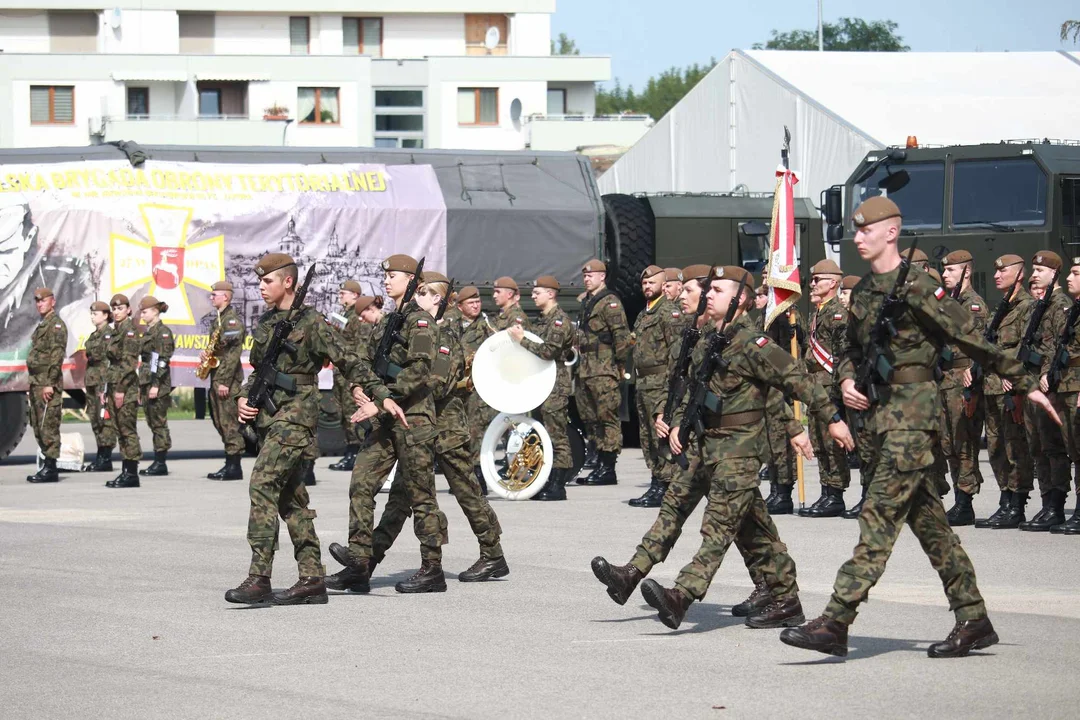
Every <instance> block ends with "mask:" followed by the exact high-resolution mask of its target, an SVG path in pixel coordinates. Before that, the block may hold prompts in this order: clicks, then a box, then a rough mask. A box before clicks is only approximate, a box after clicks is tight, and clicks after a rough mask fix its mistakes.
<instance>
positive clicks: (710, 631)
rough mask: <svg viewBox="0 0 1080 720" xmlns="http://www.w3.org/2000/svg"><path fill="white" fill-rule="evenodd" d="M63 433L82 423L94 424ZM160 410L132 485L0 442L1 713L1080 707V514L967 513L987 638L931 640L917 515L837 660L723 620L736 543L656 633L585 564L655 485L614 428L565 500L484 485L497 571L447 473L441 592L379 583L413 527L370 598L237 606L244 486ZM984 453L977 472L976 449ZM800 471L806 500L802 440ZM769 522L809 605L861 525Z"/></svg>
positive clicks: (940, 629) (326, 535)
mask: <svg viewBox="0 0 1080 720" xmlns="http://www.w3.org/2000/svg"><path fill="white" fill-rule="evenodd" d="M64 430H65V431H66V432H70V431H73V430H78V431H80V432H82V433H84V435H85V436H86V438H87V440H88V441H89V440H90V436H89V427H88V426H86V425H81V426H80V425H71V426H65V428H64ZM143 430H144V431H145V428H143ZM172 432H173V438H174V442H175V443H176V445H177V448H178V451H177V453H174V459H170V461H169V467H170V470H171V475H170V476H169V477H167V478H160V479H145V482H144V484H143V487H142V488H140V489H137V490H136V489H132V490H110V489H107V488H105V487H104V482H105V480H107V479H109V478H108V477H106V476H105V475H99V474H94V475H91V474H67V475H66V476H65V477H64V480H63V482H61V483H59V484H56V485H31V484H28V483H26V482H25V476H26V475H27V474H29V473H31V472H32V471H33V469H34V468H33V466H32V465H31V464H30V463H31V453H32V451H33V449H34V448H33V440H32V439H30V438H26V439H24V440H23V442H22V444H21V445H20V446H19V448H18V449H17V450H16V452H15V454H14V456H13V457H12V458H11V459H9V461H8V462H6V463H5V464H3V465H0V608H2V610H0V718H3V719H4V720H7V719H8V718H62V717H76V718H110V719H116V720H118V719H120V718H146V717H153V718H196V717H198V718H203V717H206V718H211V717H213V718H219V717H220V718H249V717H250V718H278V717H293V716H297V715H301V714H302V715H303V716H306V717H314V716H318V717H324V718H338V717H341V718H345V717H349V718H356V717H379V718H397V717H402V718H405V717H407V718H427V717H430V718H436V717H438V718H531V717H536V718H553V717H554V718H562V717H583V718H594V717H597V718H599V717H604V718H606V717H611V718H628V717H646V716H654V717H656V716H661V717H701V718H706V717H707V718H743V717H777V718H794V717H799V718H804V717H836V716H840V715H849V716H850V715H855V714H858V715H859V716H867V717H875V716H876V717H890V718H891V717H920V718H925V717H928V716H936V717H980V718H988V717H992V718H997V717H1009V716H1019V715H1020V714H1025V715H1028V716H1032V717H1040V718H1054V717H1062V718H1065V717H1075V716H1076V710H1075V697H1076V693H1075V685H1076V681H1075V677H1076V667H1077V666H1078V664H1080V642H1078V638H1080V602H1078V599H1080V581H1078V577H1080V560H1078V557H1080V553H1078V552H1077V550H1078V549H1080V537H1064V536H1051V535H1040V534H1030V533H1020V532H1018V531H991V530H975V529H974V528H961V529H960V532H959V535H960V537H961V539H962V541H963V544H964V547H965V548H966V549H967V551H968V553H969V554H970V555H971V557H972V559H973V561H974V563H975V567H976V569H977V572H978V578H979V586H980V588H981V589H982V592H983V594H984V596H985V597H986V601H987V604H988V606H989V610H990V615H991V618H992V620H993V621H994V624H995V626H996V628H997V631H998V633H999V635H1000V636H1001V643H1000V644H999V645H996V646H994V647H992V648H990V649H988V650H986V651H982V652H979V653H976V654H975V655H972V656H971V657H969V658H966V659H960V660H931V659H929V658H927V657H926V647H927V645H928V644H929V643H931V642H934V641H937V640H941V639H943V638H944V637H945V635H946V634H947V633H948V632H949V630H950V628H951V627H952V622H953V620H952V616H951V614H950V613H949V612H948V610H947V605H946V601H945V598H944V596H943V593H942V590H941V585H940V583H939V581H938V578H937V576H936V574H935V573H934V571H933V570H932V569H931V568H930V565H929V563H928V562H927V560H926V558H925V556H924V555H923V554H922V552H921V550H920V549H919V546H918V543H917V542H916V541H915V540H914V538H913V537H912V535H911V534H910V533H909V532H907V531H905V532H904V534H903V535H902V536H901V538H900V541H899V542H898V543H897V546H896V551H895V552H894V554H893V556H892V559H891V561H890V563H889V567H888V570H887V572H886V573H885V576H884V578H883V579H882V582H881V583H880V584H879V585H878V587H877V588H875V589H874V591H873V593H872V601H871V602H870V603H868V604H867V605H866V606H864V608H863V612H862V613H861V614H860V616H859V619H858V621H857V622H856V623H855V625H854V626H853V627H852V631H851V639H850V644H851V654H850V655H849V656H848V658H847V659H846V661H841V660H839V659H836V658H830V657H827V656H824V655H818V654H816V653H810V652H807V651H803V650H798V649H795V648H791V647H788V646H786V645H783V644H781V643H780V641H779V640H778V638H777V635H778V632H779V631H776V630H750V629H748V628H746V627H744V626H743V625H742V622H741V621H740V620H739V619H738V618H733V617H732V616H731V615H730V613H729V609H730V606H731V605H732V604H734V603H736V602H739V601H741V600H742V599H743V598H744V597H745V596H746V595H747V594H748V593H749V591H750V589H751V588H750V583H749V580H748V578H747V574H746V570H745V569H744V568H743V567H742V563H741V561H740V558H739V556H738V554H737V553H736V552H732V553H730V554H729V556H728V558H727V561H726V562H725V563H724V566H723V567H722V568H721V570H720V572H719V574H718V575H717V577H716V580H715V581H714V583H713V585H712V587H711V589H710V591H709V594H708V596H707V598H706V599H705V602H703V603H696V604H694V605H693V606H692V607H691V609H690V611H689V614H688V616H687V619H686V621H685V622H684V624H683V626H682V627H681V628H680V629H679V630H678V631H671V630H668V629H667V628H666V627H664V626H663V625H662V624H661V623H660V622H659V621H658V620H657V618H656V614H655V612H654V611H652V609H651V608H649V607H648V606H647V605H646V604H645V602H644V600H643V599H642V598H641V596H640V593H638V594H635V596H634V597H632V598H631V600H630V601H629V602H628V603H627V604H626V605H625V606H622V607H620V606H618V605H615V604H614V603H613V602H612V601H611V600H610V599H609V598H608V597H607V595H606V593H605V592H604V589H603V588H602V586H601V585H600V584H599V583H598V582H597V581H596V580H595V579H594V578H593V576H592V573H591V572H590V570H589V561H590V560H591V558H592V557H593V556H595V555H604V556H605V557H607V558H608V559H609V560H611V561H612V562H616V563H623V562H626V561H627V560H628V559H629V558H630V556H631V554H632V552H633V549H634V546H635V545H636V543H637V542H638V540H639V538H640V536H641V535H642V534H643V533H644V532H645V531H646V530H647V529H648V527H649V525H650V524H651V522H652V520H653V518H654V517H655V513H656V511H655V510H650V509H635V508H631V507H629V506H627V505H626V500H627V499H629V498H631V497H634V496H636V495H638V494H640V493H641V492H642V490H643V489H644V487H645V485H646V482H647V474H646V472H645V468H644V465H643V463H642V461H641V456H640V453H639V451H637V450H628V451H627V452H625V453H624V454H623V455H622V456H621V457H620V460H619V476H620V478H621V480H620V483H619V485H617V486H614V487H603V488H584V487H573V488H571V489H570V491H569V493H570V500H569V501H568V502H563V503H538V502H508V501H504V500H501V499H493V500H492V504H493V506H494V507H495V509H496V512H497V513H498V515H499V518H500V520H501V523H502V526H503V528H504V531H505V534H504V536H503V545H504V548H505V551H506V556H507V559H508V562H509V564H510V568H511V574H510V576H509V577H508V578H506V579H505V580H504V581H498V582H493V583H483V584H464V583H459V582H457V581H456V574H457V573H458V572H460V571H462V570H464V569H466V568H467V567H468V566H469V565H470V564H471V563H472V562H473V561H474V560H475V559H476V556H477V545H476V542H475V540H474V539H473V538H472V537H471V535H470V532H469V528H468V525H467V524H466V522H465V519H464V517H463V516H462V514H461V511H460V510H459V509H458V508H457V505H456V503H455V502H454V500H453V497H452V496H450V495H449V494H447V492H446V485H445V482H444V481H443V480H442V478H441V477H438V478H437V481H438V485H439V489H440V493H439V502H440V504H441V506H442V507H443V509H444V510H445V511H446V513H447V515H448V518H449V522H450V539H451V543H450V544H449V545H447V546H446V547H445V558H444V567H445V569H446V571H447V574H448V577H447V579H448V584H449V588H448V591H447V592H446V593H444V594H431V595H417V596H406V595H399V594H397V593H396V592H395V591H394V589H393V586H394V583H396V582H397V581H399V580H401V579H402V578H405V577H407V576H408V575H410V574H411V573H412V571H414V570H415V568H416V567H417V566H418V564H419V553H418V552H417V546H416V541H415V538H414V537H413V536H412V534H411V532H410V531H409V528H408V526H407V527H406V530H405V533H404V534H403V535H402V536H401V538H400V539H399V541H398V543H397V545H396V546H395V547H394V548H393V549H392V551H391V553H390V554H389V555H388V556H387V558H386V561H385V562H384V563H383V564H382V565H380V566H379V568H378V571H377V574H376V577H375V578H374V579H373V581H372V586H373V587H372V592H371V594H370V595H366V596H360V595H334V596H333V597H331V599H330V603H329V604H327V605H321V606H301V607H256V608H247V607H243V606H236V605H230V604H228V603H226V602H225V601H224V599H223V593H224V592H225V590H227V589H228V588H230V587H233V586H235V585H236V584H237V583H239V582H240V581H241V580H242V579H243V578H244V576H245V574H246V572H247V566H248V560H249V558H250V553H249V549H248V546H247V543H246V541H245V538H244V535H245V530H246V526H247V508H248V499H247V492H246V483H244V482H224V483H223V482H213V481H210V480H206V479H205V477H204V476H205V474H206V473H207V472H210V471H213V470H216V469H217V468H218V467H219V466H220V465H221V455H220V451H219V447H220V446H219V445H218V443H217V437H216V435H215V434H214V431H213V428H212V427H211V425H210V423H209V421H206V422H199V421H185V422H175V423H173V425H172ZM148 440H149V437H148V436H147V437H144V440H143V442H144V447H149V442H148ZM92 445H93V444H92V442H88V443H87V446H88V447H92ZM333 460H334V459H333V458H323V459H321V460H319V463H318V466H317V468H318V469H317V474H318V478H319V484H318V486H316V487H314V488H312V489H311V490H312V492H311V495H312V506H313V507H314V508H316V509H317V510H318V512H319V516H318V519H317V520H316V527H317V529H318V531H319V533H320V538H321V540H322V542H323V546H324V551H325V547H326V546H327V545H329V543H330V542H334V541H337V542H342V541H344V540H345V539H346V534H347V494H348V480H349V477H348V474H347V473H341V472H333V471H330V470H328V469H327V465H328V464H329V463H330V462H333ZM252 463H253V461H252V460H251V459H245V461H244V468H245V472H248V471H250V469H251V466H252ZM144 466H145V464H144ZM118 469H119V468H118ZM983 473H984V476H985V477H987V478H991V477H992V476H991V474H990V471H989V467H988V466H987V465H986V464H985V463H984V464H983ZM806 474H807V484H808V492H807V502H808V503H809V502H810V501H812V500H813V499H815V498H816V497H817V487H816V480H815V478H816V469H815V467H814V465H813V464H812V463H810V464H808V466H807V473H806ZM990 485H991V487H990V488H987V489H986V490H985V491H984V492H983V493H982V494H981V495H979V496H978V497H977V498H976V509H977V510H978V512H979V514H980V516H985V515H986V514H988V513H989V512H990V511H992V510H993V508H994V506H995V504H996V499H997V492H996V489H995V488H993V487H992V486H993V481H992V480H991V481H990ZM856 494H857V490H856V489H854V488H853V489H851V490H849V492H848V499H849V500H851V501H853V500H855V499H856ZM382 497H385V496H382ZM1072 505H1073V503H1072V498H1071V497H1070V502H1069V503H1068V510H1069V511H1070V512H1071V509H1072ZM700 519H701V510H700V509H699V510H698V512H696V513H695V514H694V515H693V516H692V517H691V519H690V522H689V524H688V531H687V533H686V534H685V536H684V537H683V538H682V541H681V542H680V543H679V544H678V545H677V546H676V548H675V550H674V551H673V552H672V555H671V557H670V558H669V559H668V562H667V563H665V564H663V565H661V566H660V567H658V568H657V569H656V570H655V571H654V573H653V577H654V578H655V579H657V580H658V581H660V582H661V583H662V584H665V585H670V584H671V582H672V580H673V579H674V577H675V575H676V574H677V573H678V570H679V568H680V567H681V566H682V565H684V564H685V563H686V562H688V561H689V560H690V558H691V556H692V554H693V553H694V551H695V550H696V549H697V546H698V542H699V539H700V538H699V535H698V534H697V533H696V532H693V531H694V530H697V529H698V528H699V527H700ZM777 525H778V527H779V529H780V534H781V536H782V537H783V538H784V540H785V542H786V543H787V545H788V547H789V548H790V550H791V552H792V555H793V556H794V558H795V561H796V563H797V564H798V572H799V584H800V586H801V589H802V600H803V604H804V606H805V608H806V613H807V615H808V616H810V617H813V616H816V615H817V614H818V613H820V611H821V610H822V608H823V607H824V605H825V602H826V600H827V597H828V594H829V591H830V588H831V585H832V581H833V578H834V577H835V573H836V570H837V568H838V567H839V566H840V564H841V563H842V562H844V560H846V559H847V558H848V556H849V554H850V552H851V548H852V546H853V545H854V543H855V541H856V537H857V532H858V530H857V525H856V523H855V522H854V521H848V520H842V519H827V520H809V519H802V518H796V517H781V518H778V520H777ZM281 548H282V551H281V552H280V553H279V555H278V557H277V563H276V572H275V575H274V585H275V587H287V586H288V585H291V584H292V582H293V581H294V580H295V577H296V568H295V564H294V562H293V560H292V557H291V552H290V549H291V544H290V542H289V539H288V535H287V534H286V533H285V532H284V530H283V532H282V539H281ZM323 557H324V562H325V563H326V564H327V565H328V568H327V569H328V571H329V572H334V571H336V570H337V569H338V566H337V564H336V563H335V562H334V561H333V559H332V558H330V557H329V554H328V553H326V552H324V556H323Z"/></svg>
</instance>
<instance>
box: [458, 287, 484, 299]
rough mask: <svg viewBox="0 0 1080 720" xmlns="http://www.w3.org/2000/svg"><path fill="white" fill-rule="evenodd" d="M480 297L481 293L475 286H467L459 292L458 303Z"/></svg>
mask: <svg viewBox="0 0 1080 720" xmlns="http://www.w3.org/2000/svg"><path fill="white" fill-rule="evenodd" d="M478 297H480V291H479V290H477V289H476V286H475V285H466V286H465V287H463V288H461V289H460V290H458V294H457V301H458V302H465V301H466V300H472V299H473V298H478Z"/></svg>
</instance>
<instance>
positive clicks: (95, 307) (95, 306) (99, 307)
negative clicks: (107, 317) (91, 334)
mask: <svg viewBox="0 0 1080 720" xmlns="http://www.w3.org/2000/svg"><path fill="white" fill-rule="evenodd" d="M90 312H103V313H108V312H112V311H111V310H110V309H109V304H108V303H103V302H101V301H100V300H98V301H97V302H94V303H91V304H90Z"/></svg>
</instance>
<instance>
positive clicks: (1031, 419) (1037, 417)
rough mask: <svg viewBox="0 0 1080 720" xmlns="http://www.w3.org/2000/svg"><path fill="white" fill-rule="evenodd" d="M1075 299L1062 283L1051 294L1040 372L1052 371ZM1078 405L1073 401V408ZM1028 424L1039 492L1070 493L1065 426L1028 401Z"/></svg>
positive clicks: (1045, 316)
mask: <svg viewBox="0 0 1080 720" xmlns="http://www.w3.org/2000/svg"><path fill="white" fill-rule="evenodd" d="M1070 305H1072V301H1071V300H1069V297H1068V295H1066V293H1065V291H1063V290H1062V289H1061V288H1059V287H1055V288H1054V292H1053V294H1052V295H1051V296H1050V306H1049V307H1047V308H1046V313H1045V314H1043V318H1042V322H1041V323H1040V324H1039V338H1038V342H1037V344H1036V347H1035V349H1036V351H1037V352H1038V353H1039V354H1040V355H1042V358H1041V360H1042V362H1041V365H1040V367H1038V368H1035V372H1037V373H1038V374H1039V376H1042V375H1045V374H1046V373H1047V372H1049V371H1050V364H1051V363H1052V362H1053V360H1054V357H1053V355H1054V348H1056V347H1057V341H1058V338H1059V337H1060V336H1061V331H1062V330H1063V329H1064V327H1065V318H1066V316H1067V315H1068V314H1069V306H1070ZM1050 399H1051V400H1052V401H1053V402H1054V406H1055V407H1056V408H1057V410H1058V412H1059V414H1062V415H1063V411H1064V405H1062V403H1061V399H1060V398H1059V397H1058V396H1057V395H1056V394H1055V395H1051V396H1050ZM1075 409H1076V406H1075V405H1073V410H1075ZM1024 426H1025V427H1026V428H1027V431H1028V444H1029V447H1030V449H1031V455H1032V457H1033V458H1034V459H1035V475H1036V477H1038V479H1039V494H1040V495H1042V496H1043V498H1044V499H1045V498H1046V497H1047V496H1048V495H1049V494H1050V493H1051V491H1054V490H1057V491H1060V492H1061V493H1065V494H1067V493H1068V492H1069V480H1070V475H1071V473H1070V472H1069V471H1070V469H1071V467H1070V462H1069V455H1068V451H1067V450H1066V448H1065V436H1064V435H1063V434H1062V431H1061V428H1059V427H1058V426H1057V424H1056V423H1055V422H1054V421H1053V420H1052V419H1051V418H1050V416H1049V415H1047V414H1046V413H1045V412H1043V411H1042V410H1041V409H1040V408H1038V407H1035V406H1033V405H1032V404H1031V403H1025V404H1024Z"/></svg>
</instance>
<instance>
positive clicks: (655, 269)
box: [640, 265, 664, 280]
mask: <svg viewBox="0 0 1080 720" xmlns="http://www.w3.org/2000/svg"><path fill="white" fill-rule="evenodd" d="M662 272H664V268H662V267H660V266H659V265H650V266H649V267H647V268H645V269H644V270H642V271H641V278H640V279H641V280H644V279H645V278H651V277H652V276H653V275H659V274H660V273H662Z"/></svg>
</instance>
